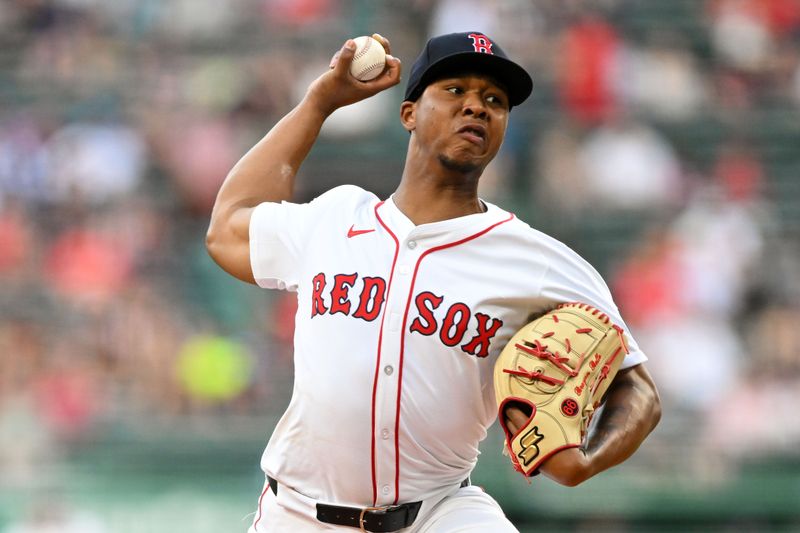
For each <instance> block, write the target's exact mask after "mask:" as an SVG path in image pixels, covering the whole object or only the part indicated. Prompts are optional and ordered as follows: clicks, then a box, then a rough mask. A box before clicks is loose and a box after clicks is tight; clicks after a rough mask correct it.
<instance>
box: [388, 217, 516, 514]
mask: <svg viewBox="0 0 800 533" xmlns="http://www.w3.org/2000/svg"><path fill="white" fill-rule="evenodd" d="M375 214H376V215H377V214H378V211H377V207H376V210H375ZM513 218H514V214H513V213H509V215H508V218H506V219H504V220H501V221H500V222H495V223H494V224H492V225H491V226H489V227H487V228H485V229H483V230H481V231H479V232H478V233H475V234H473V235H470V236H469V237H465V238H463V239H461V240H460V241H456V242H451V243H448V244H442V245H441V246H435V247H433V248H430V249H429V250H425V251H424V252H423V253H422V254H421V255H420V256H419V259H417V264H416V265H415V266H414V275H413V276H412V277H411V286H410V287H409V289H408V301H406V310H405V313H404V314H403V327H402V329H401V330H400V369H399V371H398V374H397V381H398V383H397V414H396V416H395V422H394V468H395V477H394V505H397V502H398V501H399V500H400V395H401V392H402V389H403V357H404V356H405V345H406V342H405V341H406V324H407V323H408V310H409V309H410V308H411V299H412V295H413V294H414V284H415V283H416V282H417V272H419V265H420V264H421V263H422V260H423V259H424V258H425V256H427V255H428V254H431V253H433V252H438V251H439V250H444V249H445V248H452V247H454V246H458V245H459V244H464V243H465V242H468V241H471V240H473V239H477V238H478V237H480V236H481V235H483V234H485V233H488V232H489V231H491V230H493V229H494V228H496V227H497V226H499V225H500V224H505V223H506V222H509V221H510V220H513ZM378 220H379V221H380V223H381V225H383V227H384V228H386V231H388V232H389V233H390V234H391V235H392V237H393V238H394V239H395V242H398V241H397V237H395V236H394V234H393V233H392V230H390V229H389V228H388V227H387V226H386V224H384V223H383V220H381V218H380V216H379V217H378ZM398 247H399V243H398ZM395 258H396V256H395ZM393 268H394V267H393ZM374 405H375V403H374V401H373V412H374Z"/></svg>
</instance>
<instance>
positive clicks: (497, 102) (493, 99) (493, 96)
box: [486, 94, 506, 105]
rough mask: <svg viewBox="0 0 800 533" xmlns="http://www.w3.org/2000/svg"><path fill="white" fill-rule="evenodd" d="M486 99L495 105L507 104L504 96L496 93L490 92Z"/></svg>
mask: <svg viewBox="0 0 800 533" xmlns="http://www.w3.org/2000/svg"><path fill="white" fill-rule="evenodd" d="M486 101H487V102H489V103H490V104H495V105H505V104H506V102H505V100H504V99H503V98H502V97H500V96H497V95H496V94H490V95H489V96H487V97H486Z"/></svg>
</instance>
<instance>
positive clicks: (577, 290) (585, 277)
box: [541, 252, 647, 368]
mask: <svg viewBox="0 0 800 533" xmlns="http://www.w3.org/2000/svg"><path fill="white" fill-rule="evenodd" d="M573 253H574V252H573ZM541 290H542V293H541V294H542V296H543V297H544V298H545V299H547V300H550V301H552V302H553V303H557V302H558V303H560V302H583V303H587V304H589V305H591V306H593V307H596V308H598V309H600V310H601V311H602V312H604V313H605V314H607V315H608V316H609V318H611V320H612V321H613V322H614V323H615V324H617V325H619V326H620V327H621V328H623V329H624V330H625V335H626V337H627V340H628V348H629V350H630V351H629V353H628V354H627V355H626V356H625V360H624V361H623V362H622V367H621V368H630V367H632V366H635V365H637V364H639V363H643V362H645V361H647V356H646V355H645V354H644V352H642V350H641V349H640V348H639V345H638V343H637V342H636V340H635V339H634V338H633V335H631V332H630V330H629V329H628V326H627V325H626V324H625V321H624V320H622V316H621V315H620V312H619V309H618V308H617V305H616V303H614V299H613V297H612V296H611V291H610V290H609V288H608V285H607V284H606V282H605V281H604V280H603V278H602V277H601V276H600V274H599V273H598V272H597V271H596V270H595V269H594V268H593V267H592V266H591V265H590V264H589V263H588V262H586V261H585V260H583V259H582V258H580V256H578V255H577V254H574V256H573V257H570V258H569V260H563V261H558V262H557V263H556V264H552V265H550V266H549V268H548V269H547V270H546V271H545V273H544V275H543V279H542V286H541Z"/></svg>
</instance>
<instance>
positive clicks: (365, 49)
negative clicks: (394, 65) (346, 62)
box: [350, 35, 386, 81]
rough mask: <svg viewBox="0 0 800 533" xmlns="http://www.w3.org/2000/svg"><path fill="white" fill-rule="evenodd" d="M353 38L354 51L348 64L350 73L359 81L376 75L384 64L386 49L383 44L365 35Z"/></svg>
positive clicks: (381, 70)
mask: <svg viewBox="0 0 800 533" xmlns="http://www.w3.org/2000/svg"><path fill="white" fill-rule="evenodd" d="M353 40H354V41H355V43H356V52H355V55H354V56H353V62H352V63H351V64H350V74H352V75H353V77H354V78H355V79H357V80H360V81H368V80H371V79H373V78H376V77H378V74H380V73H381V72H383V67H384V66H385V65H386V51H385V50H384V49H383V45H382V44H381V43H380V42H378V41H376V40H375V39H373V38H372V37H368V36H366V35H365V36H362V37H356V38H355V39H353Z"/></svg>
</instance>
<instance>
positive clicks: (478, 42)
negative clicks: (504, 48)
mask: <svg viewBox="0 0 800 533" xmlns="http://www.w3.org/2000/svg"><path fill="white" fill-rule="evenodd" d="M469 38H470V39H472V47H473V48H474V49H475V51H476V52H480V53H481V54H491V53H492V41H490V40H489V38H488V37H487V36H485V35H483V34H482V33H470V34H469Z"/></svg>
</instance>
